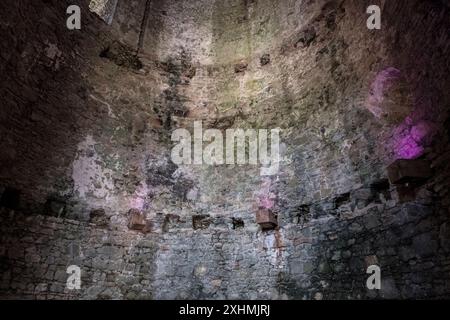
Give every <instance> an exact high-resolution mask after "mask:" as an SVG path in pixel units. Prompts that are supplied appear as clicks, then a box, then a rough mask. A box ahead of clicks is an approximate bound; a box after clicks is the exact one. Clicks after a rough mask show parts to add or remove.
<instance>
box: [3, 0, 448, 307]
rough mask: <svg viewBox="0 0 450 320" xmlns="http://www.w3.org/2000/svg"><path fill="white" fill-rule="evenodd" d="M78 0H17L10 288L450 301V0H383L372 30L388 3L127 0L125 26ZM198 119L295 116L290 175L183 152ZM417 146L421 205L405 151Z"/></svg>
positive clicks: (9, 44)
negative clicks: (422, 163) (426, 172)
mask: <svg viewBox="0 0 450 320" xmlns="http://www.w3.org/2000/svg"><path fill="white" fill-rule="evenodd" d="M72 2H73V1H72ZM72 2H70V3H69V1H56V0H55V1H33V2H30V1H28V2H25V1H16V2H14V3H13V2H5V1H3V2H2V3H1V4H0V18H1V19H0V28H1V30H2V31H3V32H2V33H3V34H5V37H2V39H1V40H0V41H1V42H0V47H1V48H0V70H1V71H2V74H3V75H4V77H3V78H2V80H0V83H1V85H0V92H1V94H2V97H3V106H2V108H1V110H0V131H1V133H2V139H1V140H0V148H1V150H2V153H1V155H0V162H1V166H0V195H1V196H2V198H1V199H2V200H1V206H2V208H1V246H0V254H1V255H0V261H1V267H0V269H1V272H2V276H1V288H0V296H1V297H3V298H12V297H16V298H64V299H66V298H67V299H70V298H84V299H86V298H97V299H167V298H176V299H182V298H192V299H196V298H200V299H209V298H213V299H219V298H239V299H242V298H248V299H256V298H260V299H266V298H268V299H322V298H323V299H337V298H344V299H347V298H353V299H368V298H441V297H448V296H449V290H450V287H449V286H450V282H449V276H448V274H449V272H448V271H449V266H450V263H449V262H450V261H449V258H448V251H449V241H450V231H449V230H450V226H449V220H448V214H449V204H450V201H449V194H448V190H449V184H448V176H449V172H450V171H449V168H448V159H449V158H450V149H449V147H448V142H449V139H450V136H449V132H448V116H449V113H448V106H449V96H448V94H447V92H450V90H449V89H450V87H449V86H450V81H449V76H448V74H449V72H448V71H449V62H448V59H447V56H448V52H449V43H450V41H449V39H448V27H449V25H448V19H447V17H448V14H449V8H448V6H446V5H445V4H444V3H442V2H440V1H434V2H432V1H429V2H428V1H395V2H394V1H389V2H382V3H380V5H382V8H383V15H382V30H379V31H377V30H374V31H370V30H368V29H367V27H366V19H367V14H366V13H365V11H366V8H367V6H368V5H369V4H372V3H369V1H325V0H323V1H313V2H308V1H294V0H290V1H279V2H273V1H269V0H258V1H250V0H249V1H237V0H229V1H200V0H199V1H188V0H185V1H172V0H167V1H162V0H161V1H146V0H132V1H120V0H119V2H118V5H117V9H116V12H115V15H114V20H113V22H112V24H111V25H110V26H109V25H107V24H106V23H105V22H104V21H103V20H101V19H100V18H99V17H98V16H96V15H95V13H92V12H90V11H89V1H75V2H77V3H79V5H80V6H81V7H82V19H83V20H82V29H81V30H80V31H69V30H67V29H66V28H65V19H66V15H65V9H66V7H67V6H68V5H69V4H72ZM399 13H401V15H399ZM12 21H14V24H13V23H12ZM196 120H197V121H198V120H202V121H203V123H204V127H205V128H206V127H208V128H218V129H221V130H224V129H227V128H264V129H272V128H277V127H278V128H281V136H282V139H281V140H282V152H283V154H282V161H281V163H280V171H279V173H278V175H277V176H274V177H270V178H267V177H261V176H260V175H259V169H260V168H259V167H254V166H234V167H229V166H228V167H226V166H222V167H221V166H206V165H203V166H177V165H175V164H174V163H172V162H171V161H170V150H171V147H172V143H171V142H170V135H171V133H172V131H173V130H174V129H175V128H180V127H183V128H184V127H185V128H188V129H191V128H192V125H193V122H194V121H196ZM417 157H420V158H423V159H427V160H428V161H430V162H431V163H432V167H433V172H434V173H433V176H432V177H431V178H430V179H429V180H428V181H426V182H425V183H424V184H423V185H421V186H420V187H419V188H417V189H416V190H415V192H414V196H413V197H409V198H408V199H406V200H405V195H404V194H403V191H404V190H402V189H399V188H397V187H395V186H393V185H390V184H389V182H388V180H387V174H386V167H387V166H388V165H389V164H390V163H391V162H392V161H394V160H395V159H398V158H417ZM262 199H265V200H266V202H268V203H269V205H270V207H271V209H272V210H273V211H275V212H277V213H278V216H279V228H278V229H277V230H273V231H264V232H263V231H261V230H260V228H259V226H258V225H257V224H256V221H255V211H256V209H257V208H258V206H260V205H261V201H262ZM267 200H268V201H267ZM130 209H136V210H139V211H140V212H142V213H143V214H144V215H145V218H146V220H147V221H148V229H146V232H145V233H142V232H138V231H134V230H129V228H128V219H129V216H128V213H129V210H130ZM72 264H76V265H79V266H80V267H81V269H82V275H83V276H82V289H81V290H80V291H69V290H68V289H67V288H66V287H65V281H66V279H67V276H68V275H67V274H66V273H65V271H66V268H67V266H69V265H72ZM371 264H378V265H379V266H380V267H381V270H382V279H383V280H382V290H380V291H379V292H378V291H369V290H367V289H366V287H365V280H366V278H367V277H368V275H367V274H366V268H367V266H368V265H371Z"/></svg>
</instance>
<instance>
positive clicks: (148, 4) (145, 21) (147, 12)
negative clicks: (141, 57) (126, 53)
mask: <svg viewBox="0 0 450 320" xmlns="http://www.w3.org/2000/svg"><path fill="white" fill-rule="evenodd" d="M151 3H152V0H147V2H146V3H145V11H144V17H143V18H142V23H141V29H140V32H139V42H138V48H137V52H136V53H139V52H140V51H141V49H142V47H143V46H144V40H145V30H146V29H147V24H148V19H149V17H150V7H151Z"/></svg>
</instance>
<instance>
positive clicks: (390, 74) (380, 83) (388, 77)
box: [366, 67, 400, 119]
mask: <svg viewBox="0 0 450 320" xmlns="http://www.w3.org/2000/svg"><path fill="white" fill-rule="evenodd" d="M399 77H400V70H398V69H396V68H393V67H389V68H386V69H384V70H382V71H380V72H378V74H377V75H376V77H375V80H374V81H373V82H372V84H371V86H370V93H369V96H368V97H367V99H366V107H367V109H368V110H369V111H370V112H371V113H372V114H373V115H374V116H375V117H377V118H378V119H380V118H381V116H382V115H383V109H382V108H381V104H382V103H383V100H384V93H385V92H386V90H388V89H389V88H390V87H391V86H392V85H393V83H394V81H395V80H397V79H398V78H399Z"/></svg>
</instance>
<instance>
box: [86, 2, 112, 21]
mask: <svg viewBox="0 0 450 320" xmlns="http://www.w3.org/2000/svg"><path fill="white" fill-rule="evenodd" d="M117 2H118V0H91V2H90V3H89V9H90V10H91V11H92V12H95V13H96V14H97V15H98V16H99V17H100V18H102V19H103V21H105V22H106V23H107V24H111V23H112V22H113V18H114V13H115V12H116V8H117Z"/></svg>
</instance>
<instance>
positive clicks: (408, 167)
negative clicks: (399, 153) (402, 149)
mask: <svg viewBox="0 0 450 320" xmlns="http://www.w3.org/2000/svg"><path fill="white" fill-rule="evenodd" d="M387 172H388V176H389V181H390V182H391V183H392V184H395V185H399V184H407V183H413V184H415V183H420V182H423V181H424V180H426V179H428V178H429V177H430V176H431V174H432V171H431V167H430V163H429V162H428V161H426V160H420V159H416V160H402V159H399V160H396V161H395V162H394V163H392V164H391V165H389V166H388V168H387Z"/></svg>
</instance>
